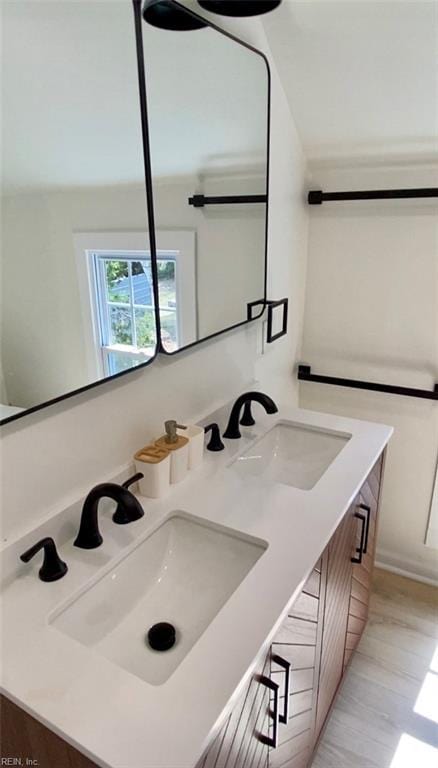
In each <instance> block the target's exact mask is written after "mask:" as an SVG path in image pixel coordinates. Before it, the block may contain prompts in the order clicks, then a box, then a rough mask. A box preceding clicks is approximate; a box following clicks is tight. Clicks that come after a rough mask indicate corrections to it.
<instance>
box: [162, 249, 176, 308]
mask: <svg viewBox="0 0 438 768" xmlns="http://www.w3.org/2000/svg"><path fill="white" fill-rule="evenodd" d="M175 265H176V262H175V260H174V259H159V260H158V264H157V269H158V290H159V295H160V307H163V308H166V307H172V308H175V307H176V270H175Z"/></svg>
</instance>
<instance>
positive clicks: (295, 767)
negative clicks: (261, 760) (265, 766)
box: [269, 728, 312, 768]
mask: <svg viewBox="0 0 438 768" xmlns="http://www.w3.org/2000/svg"><path fill="white" fill-rule="evenodd" d="M311 743H312V731H311V729H310V728H309V729H307V730H305V731H303V732H302V733H299V734H297V735H296V736H294V737H293V738H291V739H288V741H285V742H284V743H283V744H280V745H279V746H278V747H277V749H270V750H269V768H304V767H305V766H306V765H307V763H308V761H309V757H310V747H311Z"/></svg>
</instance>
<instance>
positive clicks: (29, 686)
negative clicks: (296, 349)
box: [1, 408, 392, 768]
mask: <svg viewBox="0 0 438 768" xmlns="http://www.w3.org/2000/svg"><path fill="white" fill-rule="evenodd" d="M260 412H261V409H260V408H257V424H256V425H255V426H254V427H251V428H248V427H246V428H245V429H244V430H242V432H243V434H244V437H242V439H241V440H233V441H231V440H228V441H226V449H225V450H224V451H222V452H221V453H211V452H208V451H206V452H205V460H204V463H203V465H202V467H201V468H200V469H198V470H196V471H193V472H191V473H189V475H188V477H187V479H186V480H184V481H183V482H182V483H181V484H180V485H177V486H174V487H173V488H172V490H171V492H170V494H169V495H168V496H167V497H166V498H165V499H163V500H158V501H153V500H151V499H145V498H140V500H141V502H142V503H143V506H144V509H145V515H144V517H143V518H142V519H141V520H139V521H137V522H135V523H131V524H130V525H127V526H116V525H114V523H113V522H112V521H111V518H110V515H109V513H108V511H104V512H103V513H102V514H101V515H100V519H99V526H100V530H101V533H102V536H103V539H104V541H103V545H102V546H101V547H99V548H98V549H94V550H80V549H77V548H75V547H73V535H74V533H75V532H76V530H77V526H78V524H79V515H78V516H77V525H74V526H72V524H71V523H68V524H66V523H64V524H63V525H64V540H65V530H66V528H65V526H66V525H67V527H68V526H70V528H69V530H70V529H71V533H72V536H71V537H69V538H68V541H67V543H65V544H64V545H63V546H62V547H61V548H60V555H61V557H62V559H63V560H65V561H66V562H67V563H68V566H69V571H68V574H67V575H66V577H65V578H63V579H61V580H59V581H56V582H53V583H49V584H46V583H43V582H41V581H40V580H39V579H38V576H37V573H38V568H39V566H40V563H36V562H35V563H33V564H32V565H30V566H25V565H24V564H21V563H19V561H18V554H20V553H21V552H22V551H23V550H24V549H25V548H26V546H28V545H29V543H31V542H33V541H34V540H35V539H32V537H29V536H26V537H25V540H23V541H21V542H16V543H14V544H13V545H11V546H10V547H9V548H8V549H7V550H5V552H4V553H3V557H4V558H7V561H8V564H10V563H11V562H12V560H13V561H14V563H15V560H16V561H17V563H18V567H17V570H16V571H15V573H14V572H13V570H12V572H11V574H10V575H9V576H8V578H7V579H6V583H5V586H4V589H3V592H2V653H1V658H2V662H3V670H2V686H1V688H2V691H3V693H5V694H6V695H7V696H8V697H9V698H11V699H12V700H13V701H15V702H16V703H17V704H18V705H20V706H21V707H23V709H25V710H26V711H28V712H29V713H30V714H32V715H33V716H34V717H36V718H37V719H38V720H40V721H41V722H43V723H45V724H46V725H47V726H48V727H49V728H51V729H52V730H53V731H55V732H56V733H57V734H59V735H60V736H61V737H62V738H64V739H65V740H66V741H68V742H69V743H70V744H72V745H73V746H75V747H77V748H78V749H80V750H81V751H82V752H83V753H85V754H86V755H88V756H89V757H90V758H91V759H92V760H94V761H95V762H96V763H97V764H98V765H100V766H109V767H110V768H194V766H195V764H196V763H197V761H198V760H199V758H200V757H201V754H202V752H203V750H204V749H205V747H206V746H207V744H208V743H209V740H210V739H211V737H212V735H213V734H214V731H215V729H217V728H218V727H219V725H220V724H221V722H222V720H223V716H224V714H225V712H226V711H227V710H228V709H229V708H230V705H231V704H232V701H233V700H234V698H235V697H236V696H237V695H238V694H239V693H240V690H241V688H242V686H243V685H244V684H245V682H246V681H247V679H248V677H249V675H250V674H251V671H252V669H253V667H254V665H255V663H256V661H257V659H258V657H259V656H260V653H261V651H262V650H263V649H264V648H267V646H268V644H269V643H270V641H271V639H272V637H273V635H274V633H275V631H276V628H277V626H278V625H279V623H280V622H281V620H282V618H283V616H284V614H285V612H286V611H287V608H288V607H289V605H290V604H291V603H292V601H293V600H294V599H295V597H296V596H297V595H298V593H299V591H300V590H301V588H302V586H303V584H304V581H305V580H306V578H307V576H308V574H309V573H310V571H311V570H312V568H313V566H314V564H315V562H316V561H317V560H318V558H319V556H320V554H321V553H322V551H323V549H324V548H325V546H326V544H327V543H328V541H329V539H330V537H331V536H332V534H333V532H334V531H335V529H336V528H337V526H338V524H339V522H340V520H341V519H342V516H343V515H344V513H345V512H346V510H347V509H348V507H349V505H350V503H351V502H352V500H353V499H354V497H355V495H356V493H357V491H358V490H359V488H360V486H361V485H362V483H363V481H364V480H365V478H366V476H367V475H368V473H369V471H370V470H371V468H372V466H373V465H374V463H375V461H376V459H377V458H378V456H379V455H380V453H381V452H382V450H383V448H384V447H385V445H386V443H387V442H388V440H389V438H390V437H391V434H392V428H391V427H387V426H384V425H382V424H374V423H369V422H363V421H357V420H353V419H346V418H341V417H339V416H331V415H326V414H322V413H316V412H312V411H306V410H300V409H296V408H280V409H279V413H278V414H275V415H274V416H265V415H263V417H261V416H260ZM285 419H286V420H290V421H293V422H297V423H299V424H304V425H307V424H308V425H313V426H316V427H320V428H323V429H329V430H336V431H340V432H344V433H349V434H351V435H352V437H351V439H350V440H349V442H348V443H347V444H346V445H345V446H344V448H343V449H342V451H341V452H340V454H339V455H338V456H337V458H336V459H335V461H334V462H333V464H332V465H331V466H330V467H329V468H328V470H327V471H326V473H325V474H324V475H323V477H322V478H321V479H320V480H319V481H318V483H317V484H316V485H315V486H314V488H313V489H311V490H306V491H304V490H299V489H296V488H293V487H291V486H287V485H281V484H275V483H272V482H269V483H268V482H267V481H266V480H263V479H262V478H252V479H251V480H247V479H244V478H243V477H242V476H241V475H240V474H239V473H238V472H236V471H235V470H234V469H233V468H232V467H230V466H229V465H230V461H231V459H232V458H233V457H235V456H236V455H238V454H240V453H242V452H243V451H244V450H246V449H247V448H248V446H249V445H250V444H251V443H252V442H253V441H254V440H256V439H257V438H259V437H260V436H261V435H262V434H264V433H265V432H266V431H267V430H268V429H271V428H272V427H273V426H274V425H275V424H276V423H277V422H279V421H281V420H285ZM175 510H183V511H185V512H188V513H190V514H191V515H199V516H200V517H202V518H204V519H207V520H210V521H212V522H214V523H219V524H221V525H225V526H229V527H230V528H234V529H236V530H237V531H241V532H242V533H245V534H249V535H251V536H255V537H257V538H259V539H263V540H265V541H266V542H268V544H269V546H268V549H267V550H266V551H265V552H264V554H263V555H262V557H261V558H260V559H259V560H258V562H257V563H256V565H255V566H254V567H253V569H252V570H251V571H250V572H249V574H248V575H247V576H246V578H245V579H244V580H243V582H242V583H241V584H240V585H239V587H238V588H237V590H236V591H235V592H234V594H233V595H232V596H231V598H230V599H229V600H228V602H227V603H226V604H225V605H224V606H223V608H222V609H221V610H220V612H219V613H218V614H217V616H216V617H215V618H214V619H213V621H212V622H211V624H210V625H209V626H208V628H207V629H206V631H205V632H204V634H203V635H202V636H201V637H200V638H199V640H198V641H197V642H196V644H195V645H194V646H193V648H192V649H191V651H190V652H189V653H188V655H187V656H186V657H185V659H184V660H183V661H182V663H181V664H180V666H179V667H178V668H177V669H176V670H175V672H174V673H173V674H172V675H171V677H170V678H169V679H168V680H167V681H166V682H165V683H164V684H163V685H160V686H156V685H150V684H148V683H147V682H144V681H143V680H141V679H139V678H138V677H136V676H135V675H133V674H130V673H129V672H127V671H125V670H124V669H122V668H121V667H119V666H116V665H115V664H112V663H111V662H110V661H109V660H107V659H105V658H104V657H103V656H100V655H98V654H97V653H96V652H94V651H93V650H92V649H90V648H87V647H85V646H83V645H82V644H80V643H78V642H77V641H75V640H73V639H71V638H69V637H68V636H67V635H64V634H62V633H61V632H59V631H58V630H57V629H56V628H54V627H53V626H52V625H50V624H49V622H48V617H49V615H50V614H51V613H52V612H53V610H54V609H55V608H56V607H57V606H58V605H59V604H61V603H63V602H64V601H66V600H67V599H68V598H69V597H70V596H71V595H72V594H74V593H75V592H77V590H78V589H80V588H81V587H83V585H84V584H86V583H87V582H90V583H94V581H96V578H97V577H98V576H100V575H101V573H102V570H103V569H104V570H105V571H106V570H108V569H110V568H111V562H112V560H113V559H115V558H119V557H120V555H121V553H125V552H128V551H129V550H130V549H131V548H133V547H134V546H135V545H136V544H138V541H139V540H141V539H143V538H146V537H147V536H148V535H149V534H150V533H151V531H152V530H154V529H155V528H156V527H157V525H158V524H159V523H161V522H162V520H163V519H164V518H165V517H168V516H169V515H170V514H172V513H173V512H174V511H175ZM54 523H55V521H53V525H52V529H51V534H52V535H54V538H55V539H56V538H57V537H56V532H57V531H56V527H55V525H54ZM45 535H47V533H46V534H45ZM11 558H12V559H11ZM36 559H39V558H36Z"/></svg>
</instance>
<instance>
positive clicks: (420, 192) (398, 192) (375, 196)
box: [307, 187, 438, 205]
mask: <svg viewBox="0 0 438 768" xmlns="http://www.w3.org/2000/svg"><path fill="white" fill-rule="evenodd" d="M411 197H438V187H425V188H422V189H368V190H358V191H354V192H322V190H320V189H312V190H311V191H310V192H309V194H308V195H307V202H308V203H309V205H322V203H324V202H330V201H331V202H336V201H337V200H401V199H403V198H411Z"/></svg>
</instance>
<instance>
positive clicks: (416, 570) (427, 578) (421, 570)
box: [376, 549, 438, 587]
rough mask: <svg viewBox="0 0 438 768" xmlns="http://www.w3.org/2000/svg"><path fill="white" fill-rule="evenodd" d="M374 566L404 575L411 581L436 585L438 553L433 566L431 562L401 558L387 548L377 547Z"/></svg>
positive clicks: (437, 583)
mask: <svg viewBox="0 0 438 768" xmlns="http://www.w3.org/2000/svg"><path fill="white" fill-rule="evenodd" d="M376 568H382V570H384V571H390V572H391V573H396V574H397V575H398V576H405V577H406V578H407V579H412V580H413V581H420V582H422V583H423V584H429V585H430V586H432V587H438V553H437V558H436V565H435V567H434V566H433V564H431V565H429V564H422V563H418V562H416V561H415V560H410V559H408V558H401V557H399V556H398V555H396V554H394V553H393V552H388V550H383V549H377V552H376Z"/></svg>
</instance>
